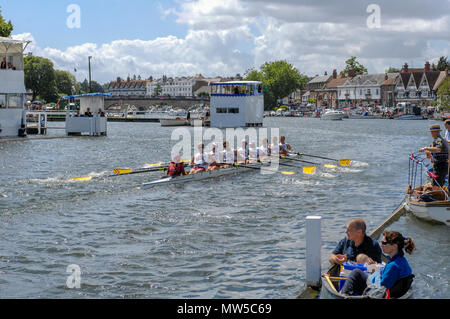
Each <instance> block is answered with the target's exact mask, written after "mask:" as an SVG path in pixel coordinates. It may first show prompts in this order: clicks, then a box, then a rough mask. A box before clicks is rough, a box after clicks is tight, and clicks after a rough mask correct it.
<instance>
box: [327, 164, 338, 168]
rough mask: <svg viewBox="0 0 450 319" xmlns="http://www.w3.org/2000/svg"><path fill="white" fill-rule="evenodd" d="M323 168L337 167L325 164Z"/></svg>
mask: <svg viewBox="0 0 450 319" xmlns="http://www.w3.org/2000/svg"><path fill="white" fill-rule="evenodd" d="M324 167H326V168H337V165H331V164H325V165H324Z"/></svg>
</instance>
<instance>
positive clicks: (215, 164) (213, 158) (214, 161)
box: [208, 143, 221, 171]
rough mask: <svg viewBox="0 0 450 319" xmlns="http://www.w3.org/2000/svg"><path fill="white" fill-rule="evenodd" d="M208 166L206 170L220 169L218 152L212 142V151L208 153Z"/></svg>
mask: <svg viewBox="0 0 450 319" xmlns="http://www.w3.org/2000/svg"><path fill="white" fill-rule="evenodd" d="M208 160H209V162H208V163H209V167H208V171H214V170H217V169H220V167H221V165H220V164H219V163H220V153H219V151H218V149H217V144H216V143H213V144H212V151H211V152H209V153H208Z"/></svg>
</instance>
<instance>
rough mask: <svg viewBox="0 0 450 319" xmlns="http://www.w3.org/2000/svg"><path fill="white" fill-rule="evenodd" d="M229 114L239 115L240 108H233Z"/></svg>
mask: <svg viewBox="0 0 450 319" xmlns="http://www.w3.org/2000/svg"><path fill="white" fill-rule="evenodd" d="M228 113H233V114H237V113H239V108H231V109H228Z"/></svg>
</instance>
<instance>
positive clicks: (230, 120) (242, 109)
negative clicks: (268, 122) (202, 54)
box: [210, 81, 264, 128]
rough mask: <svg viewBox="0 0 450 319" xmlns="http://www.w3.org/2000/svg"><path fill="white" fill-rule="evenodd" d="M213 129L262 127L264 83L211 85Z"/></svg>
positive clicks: (243, 82) (244, 82) (236, 82)
mask: <svg viewBox="0 0 450 319" xmlns="http://www.w3.org/2000/svg"><path fill="white" fill-rule="evenodd" d="M210 85H211V92H212V93H211V109H210V119H211V127H217V128H227V127H250V126H262V125H263V118H264V94H263V91H262V82H258V81H232V82H219V83H211V84H210Z"/></svg>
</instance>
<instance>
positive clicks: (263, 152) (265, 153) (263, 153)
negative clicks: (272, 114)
mask: <svg viewBox="0 0 450 319" xmlns="http://www.w3.org/2000/svg"><path fill="white" fill-rule="evenodd" d="M258 150H259V160H260V161H266V160H269V156H270V147H269V140H268V139H267V138H264V139H263V140H262V145H261V146H260V147H259V148H258Z"/></svg>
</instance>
